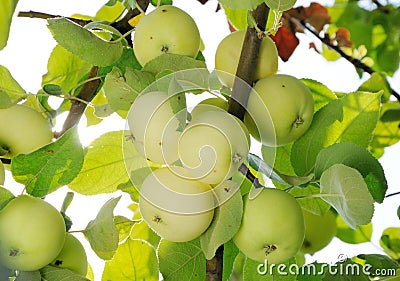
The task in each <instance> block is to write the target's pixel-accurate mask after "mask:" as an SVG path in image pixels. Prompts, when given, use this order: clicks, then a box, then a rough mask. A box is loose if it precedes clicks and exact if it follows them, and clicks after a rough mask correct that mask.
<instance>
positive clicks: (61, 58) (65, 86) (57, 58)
mask: <svg viewBox="0 0 400 281" xmlns="http://www.w3.org/2000/svg"><path fill="white" fill-rule="evenodd" d="M90 67H91V66H90V64H88V63H87V62H85V61H84V60H82V59H80V58H78V57H77V56H76V55H74V54H72V53H71V52H69V51H67V50H66V49H64V48H63V47H61V46H60V45H57V46H56V47H55V48H54V49H53V51H52V52H51V54H50V58H49V60H48V62H47V73H46V74H45V75H43V78H42V86H45V85H46V84H53V85H58V86H60V87H61V89H62V90H63V91H64V92H66V93H69V92H70V91H71V90H72V89H73V88H74V87H75V86H76V85H77V84H78V83H79V82H81V80H82V78H83V77H84V76H87V73H88V72H89V70H90ZM44 90H45V89H44ZM45 91H46V90H45Z"/></svg>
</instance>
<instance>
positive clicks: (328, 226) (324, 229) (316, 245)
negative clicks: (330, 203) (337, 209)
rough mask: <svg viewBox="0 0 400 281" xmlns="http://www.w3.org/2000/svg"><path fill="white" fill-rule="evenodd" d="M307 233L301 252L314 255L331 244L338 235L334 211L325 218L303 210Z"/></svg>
mask: <svg viewBox="0 0 400 281" xmlns="http://www.w3.org/2000/svg"><path fill="white" fill-rule="evenodd" d="M303 215H304V223H305V226H306V233H305V237H304V242H303V246H302V247H301V252H303V253H305V254H314V253H315V252H318V251H319V250H321V249H323V248H324V247H325V246H327V245H328V244H329V242H331V240H332V239H333V237H335V235H336V216H335V215H334V213H333V212H332V211H328V212H326V213H325V214H324V215H323V216H318V215H315V214H313V213H311V212H308V211H306V210H304V209H303Z"/></svg>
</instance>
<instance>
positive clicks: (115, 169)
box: [69, 131, 129, 195]
mask: <svg viewBox="0 0 400 281" xmlns="http://www.w3.org/2000/svg"><path fill="white" fill-rule="evenodd" d="M122 136H123V131H111V132H107V133H105V134H103V135H101V136H100V137H99V138H97V139H95V140H94V141H93V142H92V143H90V145H89V146H88V147H87V148H86V150H85V160H84V162H83V166H82V169H81V171H80V173H79V174H78V176H77V177H76V178H75V179H74V180H73V181H72V182H71V183H70V184H69V188H70V189H72V190H73V191H76V192H78V193H81V194H84V195H94V194H101V193H111V192H115V191H116V190H117V187H118V185H119V184H123V183H126V182H127V181H128V180H129V177H128V174H127V172H126V168H125V164H124V155H123V150H122ZM105 155H106V156H105Z"/></svg>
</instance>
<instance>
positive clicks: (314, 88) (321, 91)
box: [301, 79, 337, 112]
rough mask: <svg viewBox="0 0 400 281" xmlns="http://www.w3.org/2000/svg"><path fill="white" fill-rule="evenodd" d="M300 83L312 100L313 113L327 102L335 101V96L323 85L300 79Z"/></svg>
mask: <svg viewBox="0 0 400 281" xmlns="http://www.w3.org/2000/svg"><path fill="white" fill-rule="evenodd" d="M301 81H302V82H303V83H304V84H305V85H306V86H307V87H308V88H309V89H310V91H311V93H312V95H313V98H314V111H315V112H317V111H318V110H320V109H321V108H322V107H324V106H325V105H327V104H328V103H329V102H331V101H333V100H336V99H337V96H336V95H335V93H333V92H332V91H331V90H330V89H329V88H328V87H327V86H325V85H324V84H322V83H320V82H318V81H315V80H312V79H301Z"/></svg>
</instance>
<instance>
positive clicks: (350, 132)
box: [290, 92, 380, 176]
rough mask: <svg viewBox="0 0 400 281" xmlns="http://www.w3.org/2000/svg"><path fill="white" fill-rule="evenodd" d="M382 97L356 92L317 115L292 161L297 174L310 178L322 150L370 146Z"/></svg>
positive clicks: (293, 149)
mask: <svg viewBox="0 0 400 281" xmlns="http://www.w3.org/2000/svg"><path fill="white" fill-rule="evenodd" d="M379 110H380V94H373V93H365V92H354V93H350V94H347V95H344V96H343V97H342V98H341V99H338V100H333V101H331V102H330V103H329V104H327V105H326V106H325V107H323V108H321V109H320V110H319V111H317V112H316V113H315V114H314V119H313V122H312V123H311V126H310V128H309V129H308V130H307V132H306V133H305V134H304V135H303V136H302V137H300V138H299V139H298V140H296V141H295V142H294V144H293V147H292V151H291V155H290V157H291V162H292V165H293V168H294V170H295V172H296V174H297V175H300V176H302V175H308V174H309V173H310V172H311V171H312V170H313V169H314V165H315V161H316V158H317V155H318V153H319V152H320V150H321V149H323V148H325V147H328V146H330V145H332V144H334V143H339V142H353V143H355V144H358V145H360V146H363V147H367V146H368V145H369V143H370V141H371V138H372V133H373V131H374V129H375V127H376V124H377V122H378V117H379Z"/></svg>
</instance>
